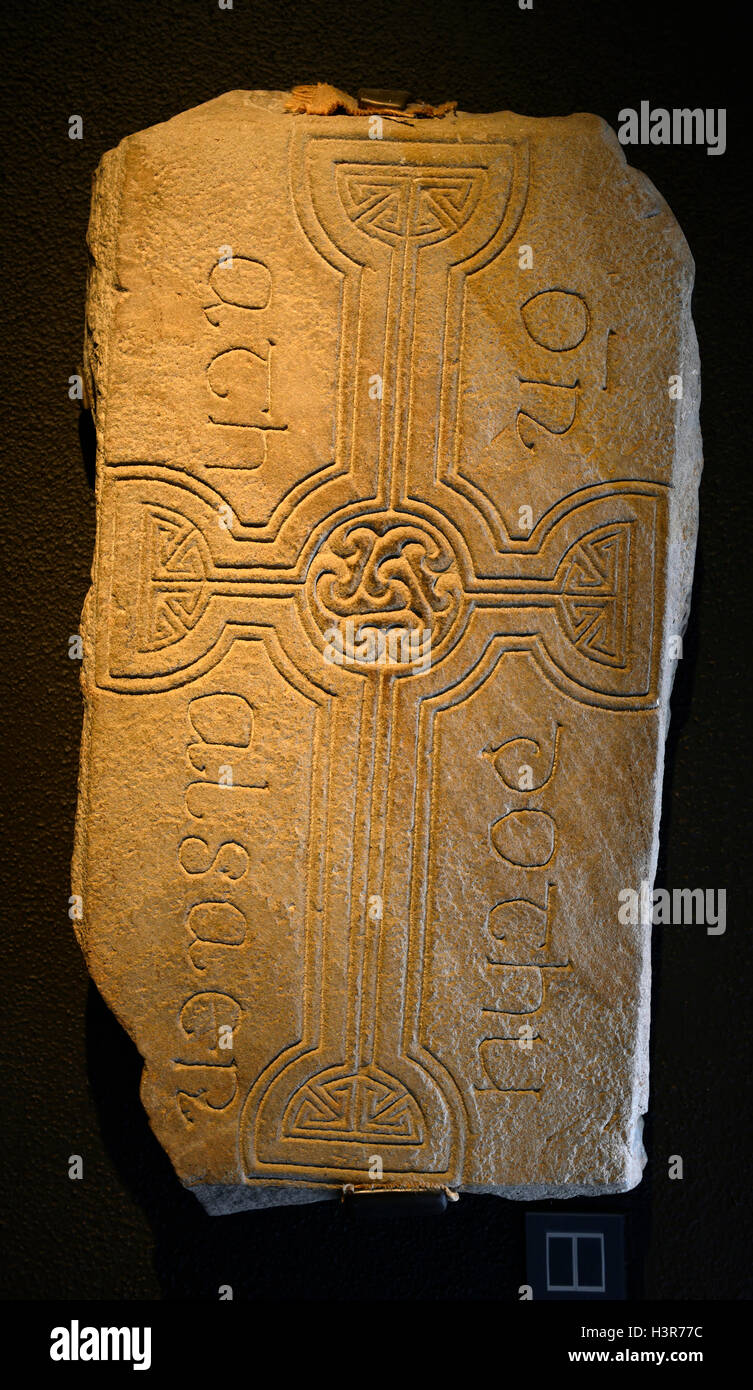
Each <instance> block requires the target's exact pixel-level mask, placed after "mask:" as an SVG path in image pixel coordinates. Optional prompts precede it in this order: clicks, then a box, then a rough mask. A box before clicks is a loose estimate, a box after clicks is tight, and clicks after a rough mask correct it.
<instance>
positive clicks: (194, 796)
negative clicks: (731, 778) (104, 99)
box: [73, 92, 701, 1212]
mask: <svg viewBox="0 0 753 1390" xmlns="http://www.w3.org/2000/svg"><path fill="white" fill-rule="evenodd" d="M286 99H287V98H286V94H285V93H264V92H257V93H248V92H232V93H229V94H227V95H226V96H224V97H221V98H219V99H218V100H216V101H213V102H210V103H209V104H208V105H205V106H202V107H199V108H197V109H196V110H193V111H189V112H187V113H185V114H184V115H181V116H179V117H177V118H176V119H175V120H172V121H170V122H168V123H166V124H164V125H160V126H157V127H154V128H153V129H151V130H147V131H144V132H142V133H141V134H138V135H135V136H132V137H130V138H129V139H127V140H125V141H123V143H122V144H121V145H120V146H118V148H117V149H116V150H113V151H111V152H110V153H109V154H108V155H107V156H106V157H105V158H104V160H103V161H102V164H101V165H100V168H99V170H98V172H97V175H96V180H95V185H94V193H93V203H92V216H91V225H90V250H91V257H92V264H91V274H90V284H89V294H88V303H87V328H86V346H85V359H86V360H85V381H86V389H87V393H88V397H89V399H90V402H91V405H92V408H93V410H94V413H95V419H96V426H97V441H98V459H97V505H98V534H97V544H96V553H95V559H94V568H93V585H92V589H91V591H90V593H89V596H88V598H87V602H86V606H85V610H84V616H83V636H84V652H85V657H84V666H83V677H82V681H83V688H84V694H85V703H86V713H85V725H84V735H83V743H82V755H81V781H80V795H79V811H78V820H77V835H76V851H75V859H74V868H73V891H74V894H76V895H78V896H80V898H81V900H82V915H81V919H80V920H79V921H77V922H76V929H77V933H78V936H79V940H80V942H81V946H82V948H83V950H84V953H85V955H86V959H87V962H88V965H89V969H90V971H91V974H92V976H93V977H94V979H95V981H96V983H97V985H98V987H99V989H100V990H101V992H102V994H103V995H104V997H105V999H106V1000H107V1001H108V1003H109V1005H110V1007H111V1008H112V1009H113V1010H114V1011H115V1013H116V1014H117V1016H118V1018H119V1019H120V1020H121V1022H122V1023H123V1025H124V1027H125V1028H126V1029H127V1030H128V1032H129V1033H130V1035H131V1036H132V1037H133V1038H134V1040H135V1042H136V1044H137V1045H138V1047H139V1049H140V1051H141V1053H142V1054H143V1057H144V1059H145V1066H144V1074H143V1082H142V1095H143V1100H144V1104H145V1106H146V1109H147V1111H148V1114H149V1117H150V1121H151V1124H152V1126H153V1128H154V1130H155V1133H156V1134H157V1136H158V1137H159V1139H160V1140H161V1142H162V1144H163V1145H164V1147H165V1148H166V1150H167V1151H168V1153H169V1154H170V1157H171V1159H172V1161H173V1164H174V1166H175V1168H176V1171H177V1173H178V1174H179V1176H180V1178H181V1179H182V1181H183V1182H184V1183H185V1184H187V1185H188V1186H190V1187H191V1188H192V1189H193V1190H194V1191H195V1192H196V1194H197V1196H199V1197H200V1198H202V1200H204V1202H205V1205H206V1206H207V1207H208V1209H209V1210H212V1211H218V1212H222V1211H235V1210H240V1209H243V1208H244V1207H250V1206H255V1205H268V1204H270V1203H274V1202H283V1201H284V1202H289V1201H310V1200H316V1199H317V1198H319V1197H332V1196H334V1195H336V1194H337V1193H338V1192H339V1191H340V1190H341V1189H342V1188H343V1186H344V1185H345V1184H355V1185H356V1186H357V1185H359V1184H361V1185H367V1184H369V1183H370V1182H374V1181H376V1182H381V1183H382V1184H384V1185H386V1186H390V1187H397V1188H405V1187H413V1186H416V1187H426V1186H440V1185H447V1186H450V1187H452V1188H459V1189H461V1190H467V1191H487V1192H497V1193H500V1194H502V1195H505V1196H508V1197H521V1198H533V1197H543V1196H557V1197H567V1196H573V1195H576V1194H583V1193H588V1194H594V1193H596V1194H598V1193H608V1192H615V1191H622V1190H625V1189H626V1188H629V1187H632V1186H633V1185H634V1184H635V1183H637V1182H638V1181H639V1179H640V1174H641V1169H642V1165H643V1161H644V1154H643V1147H642V1143H641V1125H642V1115H643V1113H644V1112H645V1110H646V1106H647V1099H648V1029H649V993H650V981H649V935H650V927H649V926H648V925H647V923H646V922H645V921H641V920H640V917H639V919H638V920H637V921H633V922H630V921H622V920H621V918H620V909H621V900H620V897H619V895H620V893H621V892H622V891H623V890H625V889H632V890H634V891H635V892H636V893H637V892H638V890H639V888H640V885H641V883H642V882H644V883H647V884H649V885H650V884H651V883H652V882H653V875H654V869H655V864H656V855H657V834H658V824H659V809H660V797H661V782H662V762H663V746H664V738H665V734H666V726H667V720H668V700H669V691H670V686H671V681H672V674H673V670H674V666H675V660H674V647H673V639H674V638H676V637H677V636H678V635H679V634H680V633H681V632H682V629H683V626H684V623H685V619H686V616H687V612H686V610H687V603H688V598H689V591H690V581H691V575H692V566H693V553H694V546H695V534H696V505H697V485H698V476H699V472H700V466H701V448H700V438H699V432H698V423H697V412H698V398H699V377H698V362H697V350H696V342H695V334H694V331H693V326H692V322H691V317H690V295H691V288H692V276H693V265H692V259H691V257H690V254H689V251H688V248H687V246H686V244H685V241H684V239H683V237H682V234H681V233H680V231H679V228H678V227H677V225H676V223H675V221H674V219H673V217H672V215H671V213H670V211H669V209H668V208H667V206H666V204H665V203H664V202H663V201H662V199H661V197H660V196H659V195H658V194H657V193H656V191H655V190H654V189H653V187H652V186H651V185H650V184H649V183H648V182H647V180H646V179H645V178H643V177H642V176H641V175H640V174H639V173H637V172H636V171H635V170H631V169H629V168H628V167H627V166H626V163H625V159H624V156H623V154H622V151H621V149H620V147H619V145H618V143H617V140H616V137H615V136H614V134H613V132H612V131H611V130H610V129H609V128H608V127H607V126H606V125H605V124H604V123H603V122H602V121H601V120H599V119H598V118H596V117H594V116H588V115H577V116H571V117H569V118H567V119H552V120H533V119H528V118H523V117H519V116H515V115H512V114H510V113H500V114H495V115H484V116H477V115H467V114H464V113H455V114H450V115H446V116H444V117H443V118H442V119H432V118H430V119H424V120H421V121H417V122H415V123H414V124H411V123H408V122H405V121H403V122H400V123H397V122H392V121H390V120H389V119H386V118H385V119H384V121H383V124H382V127H381V130H380V128H379V123H378V121H375V118H374V117H368V116H360V115H357V116H348V115H345V114H343V115H332V116H312V115H306V114H297V115H296V114H290V113H286V112H285V104H286ZM380 137H381V138H380ZM678 377H680V378H681V379H682V395H681V396H680V395H679V393H678V390H677V389H676V381H675V383H674V386H673V381H672V379H676V378H678ZM379 634H381V637H380V636H379ZM418 637H420V638H421V644H420V645H418ZM408 639H410V640H408ZM622 915H623V916H626V915H628V914H626V913H625V911H624V907H623V912H622ZM641 915H643V916H645V913H643V914H641ZM380 1170H381V1176H379V1173H380Z"/></svg>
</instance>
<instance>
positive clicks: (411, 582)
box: [308, 513, 462, 665]
mask: <svg viewBox="0 0 753 1390" xmlns="http://www.w3.org/2000/svg"><path fill="white" fill-rule="evenodd" d="M308 595H309V605H310V609H311V613H312V615H313V618H314V621H315V623H316V626H317V628H318V630H319V632H320V633H321V634H322V635H323V637H325V638H326V639H328V640H330V641H331V640H332V638H333V637H334V636H335V634H336V635H337V637H338V639H339V642H340V645H341V648H342V651H343V653H344V655H345V657H346V659H347V660H348V661H349V662H353V663H354V664H358V663H359V660H360V659H361V657H363V658H364V659H366V655H367V654H366V652H365V651H364V644H365V643H366V642H367V639H368V635H369V633H370V632H372V631H376V632H378V633H380V634H382V635H386V634H389V633H390V632H392V633H394V634H405V635H406V636H407V637H409V638H411V639H412V640H413V641H414V642H415V640H416V639H418V640H419V641H420V642H421V644H422V650H429V649H431V650H433V651H436V650H438V649H439V648H440V647H441V646H442V644H443V643H444V642H445V639H446V638H447V637H448V635H449V634H450V632H451V631H452V628H453V625H454V624H455V621H456V619H457V616H458V613H459V609H460V602H461V597H462V583H461V579H460V575H459V574H458V569H457V561H456V558H455V555H454V553H453V551H452V549H451V547H450V545H449V542H448V541H447V539H446V538H445V536H443V535H442V533H441V532H440V531H439V530H438V529H437V528H436V527H433V526H430V525H428V524H427V523H426V522H419V521H418V520H417V519H416V518H415V517H411V516H408V515H404V514H395V513H383V514H378V515H374V516H365V517H364V516H357V517H354V518H353V519H351V520H350V521H346V522H343V523H341V524H340V525H339V526H338V527H336V528H335V530H334V531H333V532H332V533H331V535H330V536H328V537H327V540H326V541H325V543H324V544H323V545H322V546H321V548H320V550H319V551H318V552H317V554H316V555H315V557H314V560H313V562H312V565H311V568H310V570H309V579H308ZM359 653H360V656H359ZM393 654H394V656H395V661H396V664H398V665H400V664H401V648H400V646H399V644H397V643H396V644H395V645H394V647H393Z"/></svg>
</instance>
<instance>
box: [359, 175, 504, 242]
mask: <svg viewBox="0 0 753 1390" xmlns="http://www.w3.org/2000/svg"><path fill="white" fill-rule="evenodd" d="M483 180H484V172H483V170H472V171H468V170H465V169H457V170H448V171H447V173H443V172H438V171H437V170H436V169H416V168H403V169H401V168H390V169H384V168H383V167H381V166H379V165H375V166H374V167H373V168H366V169H364V167H363V166H358V167H356V169H355V170H354V169H352V168H348V167H346V168H344V169H341V170H340V173H339V180H338V183H339V189H340V197H341V199H342V201H343V205H344V207H345V209H346V211H347V212H348V215H349V216H350V218H351V220H352V221H353V222H354V223H355V224H356V225H357V226H358V227H359V228H360V229H361V231H363V232H366V234H367V236H374V237H377V238H378V239H379V240H380V241H386V242H388V243H389V244H390V245H394V244H395V243H396V242H397V241H400V240H402V239H403V238H410V239H411V240H412V241H415V242H416V243H418V244H419V245H421V246H428V245H431V244H433V243H434V242H437V241H443V240H444V239H445V237H448V236H453V235H454V233H455V232H457V231H458V230H459V229H460V228H461V227H462V226H464V224H465V223H466V222H467V221H468V220H469V219H470V218H471V217H472V215H473V211H474V208H475V207H476V204H477V202H478V199H479V196H480V194H481V191H482V188H483Z"/></svg>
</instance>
